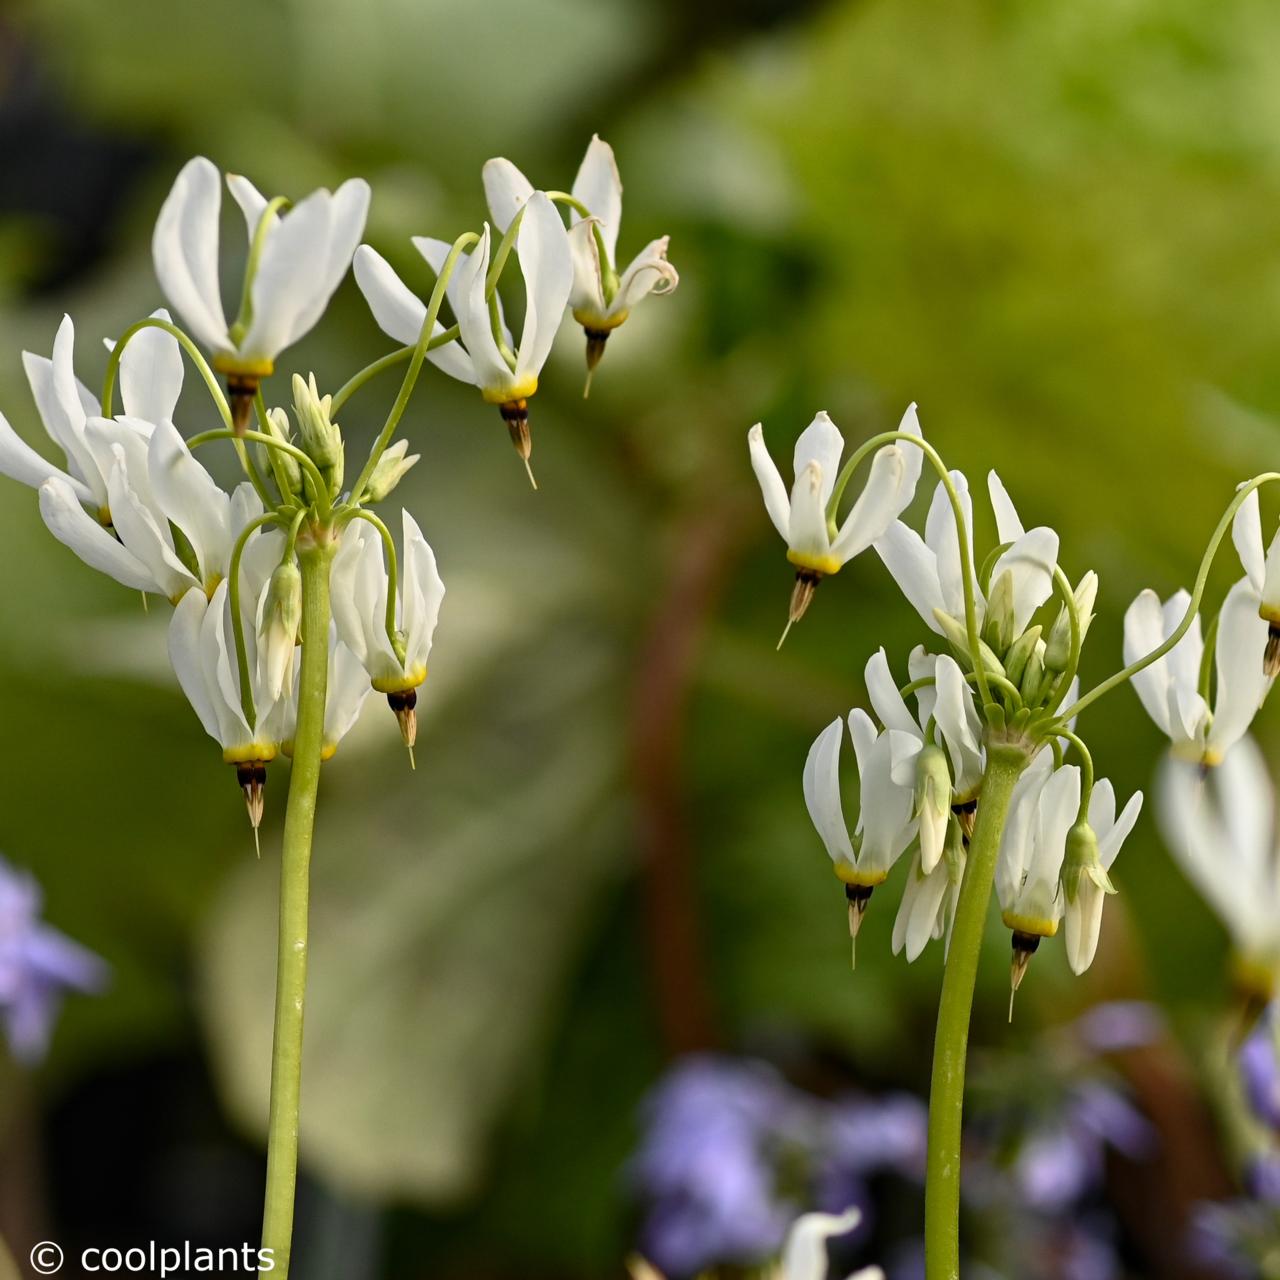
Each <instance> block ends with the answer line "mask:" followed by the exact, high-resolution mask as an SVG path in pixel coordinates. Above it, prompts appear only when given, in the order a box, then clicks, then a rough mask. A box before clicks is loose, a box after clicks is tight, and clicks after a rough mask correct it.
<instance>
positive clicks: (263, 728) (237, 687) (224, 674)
mask: <svg viewBox="0 0 1280 1280" xmlns="http://www.w3.org/2000/svg"><path fill="white" fill-rule="evenodd" d="M283 542H284V538H283V535H282V534H280V533H279V532H277V531H274V530H273V531H269V532H262V531H258V532H255V533H254V534H252V535H251V536H250V538H249V540H248V543H247V544H246V548H245V552H244V555H243V557H242V559H241V562H240V571H241V575H242V576H241V587H240V590H241V601H240V605H241V620H242V622H243V626H244V641H245V653H246V657H247V659H248V667H249V675H250V694H251V696H252V701H253V708H254V712H255V716H254V720H253V723H252V724H250V722H249V720H248V719H247V718H246V715H245V709H244V707H243V705H242V701H241V684H240V667H239V662H238V659H237V656H236V647H235V635H234V631H233V629H232V622H231V605H230V598H229V593H228V589H227V588H228V584H227V583H226V582H222V583H219V585H218V587H217V589H216V590H215V591H214V593H213V595H212V597H211V598H208V599H206V598H205V596H204V593H203V592H200V591H189V592H187V594H186V595H184V596H183V597H182V599H181V600H180V601H178V604H177V607H176V608H175V609H174V611H173V618H172V620H171V621H170V623H169V660H170V661H171V662H172V664H173V670H174V674H175V675H176V676H177V677H178V683H179V685H181V687H182V691H183V693H185V694H186V696H187V701H188V702H190V703H191V706H192V709H193V710H194V711H195V713H196V715H197V716H198V717H199V719H200V723H201V724H202V725H203V726H204V729H205V732H206V733H208V735H209V736H210V737H211V738H213V740H214V741H215V742H217V743H218V744H219V746H221V747H222V758H223V760H224V761H226V762H227V763H228V764H231V765H234V766H235V769H236V779H237V781H238V782H239V784H240V786H241V789H242V790H243V791H244V796H245V803H246V805H247V807H248V810H249V820H250V822H251V823H252V824H253V828H254V831H255V833H256V832H257V829H258V825H259V823H260V822H261V821H262V808H263V788H264V786H265V785H266V778H267V765H268V764H269V763H270V762H271V761H272V760H274V759H275V757H276V755H277V754H278V752H279V750H280V744H281V742H282V740H283V737H284V722H285V716H286V713H287V705H288V702H289V700H290V696H291V692H292V691H291V689H288V690H286V691H285V692H284V694H283V695H282V696H281V697H275V696H273V694H272V688H271V686H272V677H271V673H270V671H269V670H268V667H267V663H266V662H265V660H264V655H263V654H262V652H261V649H260V646H259V644H258V641H257V635H256V632H255V629H254V626H253V618H254V616H256V613H257V610H258V602H259V600H260V599H261V595H262V593H263V592H264V591H266V590H267V589H268V582H269V579H270V575H271V569H272V566H273V565H274V564H276V563H278V562H279V558H280V553H281V550H282V547H283Z"/></svg>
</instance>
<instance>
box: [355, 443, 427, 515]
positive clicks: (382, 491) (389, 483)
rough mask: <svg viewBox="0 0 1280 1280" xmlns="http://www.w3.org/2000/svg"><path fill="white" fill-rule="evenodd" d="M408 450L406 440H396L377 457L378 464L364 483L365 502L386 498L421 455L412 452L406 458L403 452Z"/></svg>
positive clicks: (379, 500)
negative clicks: (366, 482) (365, 483)
mask: <svg viewBox="0 0 1280 1280" xmlns="http://www.w3.org/2000/svg"><path fill="white" fill-rule="evenodd" d="M408 450H409V442H408V441H407V440H397V441H396V442H395V444H393V445H392V446H391V447H390V448H389V449H388V450H387V451H386V452H385V453H384V454H383V455H382V457H381V458H379V459H378V465H377V466H376V467H374V469H373V474H372V475H371V476H370V477H369V483H368V484H367V485H365V489H364V500H365V501H366V502H381V501H382V500H383V499H384V498H386V497H387V496H388V495H389V494H390V493H391V491H392V490H393V489H394V488H395V487H396V485H398V484H399V483H400V481H401V480H403V479H404V477H405V475H406V474H407V473H408V471H409V468H410V467H412V466H413V465H414V463H415V462H417V461H418V459H419V458H421V457H422V455H421V454H420V453H413V454H409V456H408V457H407V458H406V457H405V454H406V453H408Z"/></svg>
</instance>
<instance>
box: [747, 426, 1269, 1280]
mask: <svg viewBox="0 0 1280 1280" xmlns="http://www.w3.org/2000/svg"><path fill="white" fill-rule="evenodd" d="M748 444H749V448H750V456H751V462H752V466H753V468H754V470H755V473H756V476H757V479H758V480H759V483H760V488H761V491H762V493H763V496H764V501H765V507H766V509H767V511H768V514H769V517H770V519H771V520H772V522H773V524H774V526H775V527H776V528H777V530H778V532H779V533H780V534H781V536H782V537H783V539H784V540H785V542H786V544H787V558H788V560H789V561H790V562H791V564H792V566H793V567H794V569H795V586H794V589H793V591H792V596H791V605H790V610H789V617H788V622H787V628H788V630H789V629H790V627H791V625H792V624H794V623H795V622H797V621H798V620H799V619H800V618H801V617H803V616H804V614H805V612H806V610H807V609H808V608H809V606H810V604H811V603H812V601H813V599H814V595H815V592H816V590H817V588H818V587H819V585H820V584H821V583H822V582H823V581H824V580H825V579H827V578H830V577H832V576H834V575H836V574H838V573H839V572H840V571H841V569H842V568H843V567H844V566H845V565H846V564H847V563H848V562H849V561H850V560H851V559H853V558H854V557H855V556H857V555H859V554H860V553H862V552H863V551H866V550H868V549H874V550H875V552H876V554H877V555H878V556H879V558H880V560H881V561H882V562H883V564H884V566H885V568H886V569H887V570H888V571H889V573H890V575H891V576H892V577H893V579H894V581H895V582H896V584H897V586H898V587H899V589H900V590H901V592H902V594H903V596H905V598H906V600H907V602H908V603H909V604H910V605H911V606H912V608H913V609H914V610H915V611H916V612H917V613H918V614H919V616H920V619H921V621H922V622H923V624H924V627H925V628H926V629H927V632H928V633H931V635H929V636H927V637H926V638H925V643H922V644H920V645H918V646H917V647H916V648H915V649H913V650H912V651H911V653H910V654H908V655H907V656H906V659H905V661H895V660H894V659H892V658H891V657H890V655H888V654H886V653H885V652H884V650H880V651H879V652H877V653H875V654H873V655H871V657H870V659H869V660H868V662H867V664H866V671H865V681H866V691H867V699H868V702H869V704H870V707H869V710H867V709H863V708H861V707H855V708H854V709H853V710H852V711H850V712H849V714H848V717H847V721H846V720H845V719H836V720H834V721H832V723H831V724H830V725H828V726H827V728H826V729H824V730H823V731H822V732H821V733H820V734H819V735H818V738H817V740H816V741H815V742H814V744H813V746H812V748H811V750H810V751H809V755H808V758H807V760H806V761H805V766H804V777H803V781H804V799H805V804H806V806H807V808H808V811H809V815H810V817H811V819H812V820H813V824H814V826H815V827H816V828H817V832H818V835H819V836H820V838H821V840H822V843H823V845H824V846H825V847H826V851H827V853H828V854H829V855H830V858H831V861H832V863H833V865H834V868H835V872H836V875H837V876H838V877H839V879H840V880H841V881H842V882H843V884H844V890H845V896H846V898H847V900H848V915H849V927H850V932H851V934H852V935H853V937H854V939H855V943H856V938H857V935H858V931H859V927H860V925H861V923H862V919H863V916H864V914H865V912H866V910H867V908H868V904H869V902H870V901H871V898H872V895H873V893H874V892H875V891H876V889H878V888H879V887H880V886H882V885H883V884H885V882H886V881H887V880H888V878H889V876H890V873H891V871H892V870H893V868H894V866H895V864H896V863H897V862H898V861H899V860H905V861H906V862H907V863H908V864H909V869H908V871H907V873H906V879H905V888H904V890H903V893H902V897H901V901H900V903H899V906H898V910H897V916H896V919H895V923H894V929H893V950H894V952H895V953H897V952H902V951H905V953H906V956H907V959H908V960H909V961H911V960H915V959H916V958H917V957H918V956H919V955H920V954H921V953H922V951H923V950H924V949H925V947H926V946H927V945H928V944H929V942H930V940H931V939H938V940H941V941H942V943H943V946H944V949H945V954H946V965H945V969H944V977H943V984H942V993H941V999H940V1003H939V1011H938V1030H937V1037H936V1040H935V1045H934V1067H933V1080H932V1088H931V1095H930V1114H929V1156H928V1175H927V1185H926V1253H927V1255H928V1260H929V1269H928V1274H929V1276H930V1278H931V1280H933V1277H935V1276H936V1277H946V1278H947V1280H952V1278H953V1277H956V1276H958V1275H959V1274H960V1260H959V1252H958V1235H957V1219H958V1212H959V1167H960V1158H959V1156H960V1153H959V1135H960V1116H961V1109H962V1103H963V1089H964V1066H965V1054H966V1047H967V1038H968V1023H969V1016H970V1009H971V1005H972V999H973V990H974V981H975V976H976V971H977V965H978V956H979V950H980V946H981V941H982V936H983V933H984V930H985V923H986V916H987V910H988V905H989V901H990V897H991V894H992V892H993V890H994V893H995V895H996V897H997V899H998V902H999V906H1000V912H1001V917H1002V919H1003V922H1004V924H1005V925H1006V926H1007V928H1008V929H1009V931H1010V936H1011V941H1012V946H1013V959H1012V983H1011V985H1012V992H1011V995H1010V1017H1012V1013H1013V1005H1012V998H1013V992H1016V991H1017V989H1018V986H1019V984H1020V982H1021V981H1022V979H1023V977H1024V975H1025V973H1026V971H1027V967H1028V964H1029V962H1030V959H1031V956H1032V955H1033V954H1034V952H1035V951H1036V950H1037V948H1038V947H1039V946H1040V945H1041V943H1042V942H1043V941H1044V940H1045V939H1047V938H1053V937H1055V936H1056V935H1057V934H1058V933H1059V932H1060V931H1061V932H1062V934H1063V935H1064V941H1065V947H1066V955H1067V960H1068V962H1069V963H1070V966H1071V968H1072V969H1073V970H1074V971H1075V972H1076V973H1082V972H1083V971H1084V970H1085V969H1087V968H1088V967H1089V965H1090V964H1091V963H1092V962H1093V959H1094V956H1095V954H1096V951H1097V948H1098V941H1099V935H1100V930H1101V925H1102V915H1103V907H1104V904H1105V901H1106V898H1107V897H1108V896H1109V895H1111V894H1113V893H1114V892H1115V886H1114V885H1113V883H1112V880H1111V869H1112V866H1113V864H1114V863H1115V860H1116V858H1117V856H1118V854H1119V852H1120V850H1121V847H1122V846H1123V844H1124V841H1125V839H1126V837H1127V836H1128V835H1129V833H1130V831H1132V829H1133V827H1134V824H1135V822H1136V821H1137V818H1138V815H1139V812H1140V810H1141V806H1142V795H1141V793H1137V794H1135V795H1133V796H1131V797H1129V799H1128V800H1127V802H1126V803H1124V804H1123V805H1120V804H1119V802H1118V800H1117V797H1116V794H1115V789H1114V788H1113V787H1112V785H1111V784H1110V783H1109V782H1108V781H1107V780H1106V779H1097V778H1095V774H1094V766H1093V759H1092V756H1091V754H1090V751H1089V749H1088V746H1087V745H1086V743H1085V741H1084V739H1083V738H1082V737H1081V736H1080V734H1079V733H1078V732H1077V729H1076V721H1077V717H1078V716H1079V714H1080V713H1081V712H1083V711H1084V710H1085V709H1086V708H1087V707H1089V706H1091V705H1092V704H1093V703H1094V702H1096V701H1097V700H1098V699H1099V698H1101V697H1102V696H1103V695H1104V694H1106V693H1108V692H1109V691H1110V690H1112V689H1114V688H1117V687H1119V686H1120V685H1122V684H1124V683H1126V682H1128V681H1132V682H1133V685H1134V689H1135V691H1136V693H1137V694H1138V697H1139V699H1140V700H1141V703H1142V705H1143V707H1144V708H1145V709H1146V711H1147V712H1148V714H1149V715H1150V716H1151V718H1152V719H1153V720H1154V722H1155V723H1156V725H1157V726H1158V727H1159V728H1160V729H1161V730H1162V731H1163V732H1164V733H1165V734H1166V735H1167V736H1168V738H1169V740H1170V744H1171V749H1170V753H1169V759H1168V761H1167V762H1166V764H1165V765H1164V766H1163V768H1162V771H1161V782H1160V793H1161V808H1162V813H1163V817H1164V821H1165V825H1166V827H1167V829H1168V833H1169V840H1170V843H1171V844H1172V846H1173V848H1174V850H1175V852H1176V853H1177V854H1178V856H1179V858H1180V859H1181V861H1182V862H1183V865H1184V866H1185V867H1186V869H1187V871H1188V873H1189V875H1190V876H1191V877H1192V879H1193V880H1195V881H1196V883H1197V884H1198V885H1199V886H1200V887H1201V888H1202V890H1203V891H1204V893H1205V895H1206V897H1208V899H1209V901H1210V902H1211V903H1212V904H1213V905H1214V906H1215V908H1216V909H1217V910H1218V912H1219V913H1220V914H1221V915H1222V916H1223V918H1224V919H1225V921H1226V922H1227V924H1228V926H1229V927H1230V928H1231V929H1232V931H1233V934H1234V936H1235V940H1236V945H1237V951H1238V953H1239V961H1240V968H1241V971H1242V974H1243V975H1245V976H1247V977H1248V978H1249V979H1250V984H1251V986H1252V988H1253V990H1254V992H1255V994H1256V996H1257V997H1258V998H1259V999H1261V1000H1263V1001H1265V1000H1266V999H1269V998H1270V997H1271V996H1272V995H1273V994H1274V991H1275V988H1276V976H1277V972H1278V971H1280V933H1278V932H1277V927H1276V923H1275V910H1274V908H1275V904H1276V902H1277V896H1278V894H1280V887H1278V886H1277V884H1276V881H1275V877H1276V859H1275V847H1274V841H1275V832H1274V812H1273V805H1272V802H1271V800H1270V795H1271V791H1270V787H1269V785H1268V784H1267V782H1266V778H1265V772H1264V770H1263V767H1262V765H1261V763H1260V759H1259V756H1258V753H1257V749H1256V748H1255V747H1254V746H1253V744H1252V743H1251V742H1250V741H1249V740H1248V739H1247V738H1246V736H1245V735H1246V733H1247V731H1248V728H1249V726H1250V724H1251V722H1252V720H1253V718H1254V716H1255V715H1256V714H1257V712H1258V710H1259V708H1260V707H1261V706H1262V703H1263V701H1264V700H1265V698H1266V696H1267V694H1268V692H1269V691H1270V688H1271V685H1272V683H1273V682H1274V679H1275V677H1276V675H1277V674H1278V673H1280V535H1277V537H1276V538H1275V539H1273V541H1272V542H1271V545H1270V549H1269V550H1264V545H1263V532H1262V522H1261V516H1260V512H1259V504H1258V490H1259V488H1260V487H1261V486H1262V485H1264V484H1267V483H1270V482H1273V481H1276V480H1280V474H1277V473H1265V474H1263V475H1260V476H1256V477H1254V478H1253V479H1252V480H1249V481H1248V482H1246V483H1244V484H1242V485H1241V486H1240V487H1239V488H1238V489H1237V491H1236V494H1235V496H1234V497H1233V498H1232V500H1231V502H1230V503H1229V505H1228V507H1227V510H1226V511H1225V513H1224V514H1223V516H1222V518H1221V520H1220V521H1219V523H1218V526H1217V528H1216V529H1215V531H1214V533H1213V535H1212V537H1211V538H1210V541H1209V545H1208V547H1207V549H1206V551H1205V554H1204V557H1203V560H1202V562H1201V565H1200V568H1199V571H1198V573H1197V576H1196V579H1195V582H1194V584H1193V588H1192V590H1191V591H1190V592H1187V591H1178V592H1175V593H1174V594H1173V595H1172V596H1170V597H1169V598H1168V599H1167V600H1165V601H1162V600H1161V599H1160V597H1159V596H1158V595H1157V594H1156V593H1155V592H1153V591H1149V590H1148V591H1143V592H1142V593H1141V594H1140V595H1139V596H1138V597H1137V599H1136V600H1134V601H1133V603H1132V605H1131V606H1130V608H1129V609H1128V611H1127V613H1126V615H1125V619H1124V659H1125V663H1126V665H1125V666H1124V667H1123V669H1121V670H1120V671H1118V672H1116V673H1115V674H1114V675H1112V676H1110V677H1108V678H1107V679H1105V680H1103V681H1102V682H1100V683H1099V684H1098V685H1096V686H1095V687H1094V688H1092V689H1091V690H1089V691H1088V692H1085V693H1081V692H1080V687H1079V680H1078V677H1077V672H1078V669H1079V666H1080V658H1081V651H1082V647H1083V644H1084V642H1085V639H1086V637H1087V635H1088V632H1089V628H1090V624H1091V622H1092V620H1093V609H1094V604H1095V601H1096V599H1097V594H1098V579H1097V576H1096V574H1094V573H1093V572H1092V571H1087V572H1083V573H1080V574H1079V575H1078V576H1075V577H1071V576H1068V574H1067V572H1066V571H1065V570H1064V569H1063V567H1062V565H1061V563H1060V561H1061V548H1060V546H1059V539H1058V535H1057V534H1056V533H1055V532H1054V531H1053V530H1052V529H1050V528H1047V527H1045V526H1038V527H1034V528H1030V529H1028V528H1026V527H1025V525H1024V523H1023V521H1022V518H1021V516H1020V515H1019V513H1018V510H1017V508H1016V507H1015V505H1014V503H1013V501H1012V500H1011V499H1010V497H1009V494H1008V493H1007V492H1006V490H1005V487H1004V485H1003V484H1002V483H1001V481H1000V479H999V477H998V476H997V475H996V473H995V472H994V471H993V472H991V473H990V474H989V475H988V477H987V493H988V497H989V501H990V505H991V509H992V512H993V515H994V518H995V525H996V531H997V542H996V545H994V546H993V547H991V548H990V549H989V550H988V551H987V552H986V553H985V554H984V555H982V556H981V557H978V556H977V555H976V554H975V551H974V546H973V503H972V498H971V495H970V488H969V483H968V481H967V479H966V477H965V476H964V475H963V474H962V473H960V472H958V471H949V470H948V469H947V468H946V466H945V464H944V463H943V461H942V459H941V458H940V457H939V456H938V453H937V452H936V450H935V449H934V448H933V447H932V446H931V445H930V444H928V443H927V442H926V441H925V440H924V438H923V435H922V433H921V429H920V424H919V421H918V418H917V415H916V410H915V406H914V405H913V406H911V407H910V408H909V409H908V410H907V412H906V414H905V415H904V417H903V419H902V422H901V423H900V425H899V427H898V429H897V430H896V431H889V432H884V433H883V434H881V435H877V436H875V437H873V438H872V439H871V440H869V441H867V442H866V443H865V444H863V445H862V446H860V447H859V448H858V449H856V450H855V451H854V452H853V453H852V454H851V455H850V457H849V458H848V459H847V460H846V461H843V462H842V459H843V456H844V452H845V446H844V440H843V438H842V436H841V434H840V432H839V430H838V429H837V428H836V427H835V425H834V423H832V421H831V419H830V418H829V417H828V416H827V415H826V414H825V413H820V414H818V415H817V417H816V418H815V419H814V420H813V422H812V423H811V424H810V425H809V426H808V427H807V428H806V429H805V431H804V432H803V433H802V434H801V435H800V437H799V439H798V440H797V442H796V446H795V456H794V474H793V482H792V484H791V486H790V488H788V485H787V483H786V482H785V481H784V480H783V478H782V475H781V474H780V472H779V470H778V468H777V466H776V465H775V463H774V462H773V460H772V458H771V457H770V455H769V453H768V450H767V448H766V446H765V442H764V434H763V430H762V428H761V427H760V426H759V425H757V426H755V427H753V428H752V429H751V431H750V432H749V434H748ZM926 460H927V461H928V463H929V464H930V466H931V467H932V469H933V471H934V472H935V474H936V476H937V483H936V486H935V488H934V490H933V493H932V497H931V501H930V503H929V507H928V511H927V514H926V516H925V520H924V526H923V529H922V530H921V529H919V528H917V527H916V526H915V524H914V523H913V522H912V521H911V520H910V519H907V518H904V513H906V512H907V510H908V508H909V507H910V505H911V503H912V499H913V497H914V496H915V491H916V488H917V485H918V481H919V477H920V474H921V471H922V467H923V462H924V461H926ZM864 461H869V468H868V474H867V477H866V480H865V482H864V483H863V486H862V489H861V491H860V492H859V493H858V495H857V497H856V499H855V500H854V501H853V502H852V503H851V504H849V506H848V508H847V510H846V511H845V512H844V514H843V515H842V514H841V511H842V508H843V506H844V495H845V492H846V490H847V489H848V487H849V485H850V483H851V481H852V478H853V476H854V474H855V473H856V471H857V469H858V467H859V466H860V465H861V464H862V463H863V462H864ZM1228 530H1230V531H1231V533H1232V536H1233V542H1234V544H1235V548H1236V551H1237V554H1238V556H1239V560H1240V567H1241V569H1242V570H1243V576H1241V577H1240V578H1239V580H1238V581H1236V582H1235V584H1234V585H1233V586H1232V587H1231V588H1230V590H1229V591H1228V592H1227V593H1226V596H1225V598H1224V600H1223V602H1222V605H1221V608H1220V609H1219V611H1218V612H1217V614H1216V616H1215V617H1214V618H1213V621H1212V623H1211V624H1210V626H1209V627H1208V629H1207V630H1208V639H1207V641H1206V636H1205V633H1204V632H1203V631H1202V628H1201V620H1200V613H1201V606H1202V603H1203V598H1204V594H1205V587H1206V583H1207V581H1208V578H1209V574H1210V570H1211V568H1212V565H1213V561H1214V558H1215V556H1216V554H1217V551H1218V548H1219V547H1220V545H1221V544H1222V542H1223V541H1224V539H1225V537H1226V534H1227V532H1228ZM786 635H787V631H784V632H783V638H784V639H785V638H786ZM846 735H847V737H848V739H850V740H851V742H852V748H853V752H852V754H853V761H854V766H855V769H856V774H857V779H858V800H857V817H856V821H855V822H854V824H853V826H852V828H851V827H850V826H849V824H848V821H847V819H846V814H845V807H844V801H843V793H844V779H843V777H842V756H843V755H844V748H845V743H846Z"/></svg>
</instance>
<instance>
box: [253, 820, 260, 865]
mask: <svg viewBox="0 0 1280 1280" xmlns="http://www.w3.org/2000/svg"><path fill="white" fill-rule="evenodd" d="M253 852H254V855H255V856H256V857H257V859H258V861H259V862H261V861H262V834H261V831H260V830H259V828H258V827H256V826H255V827H254V829H253Z"/></svg>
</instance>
